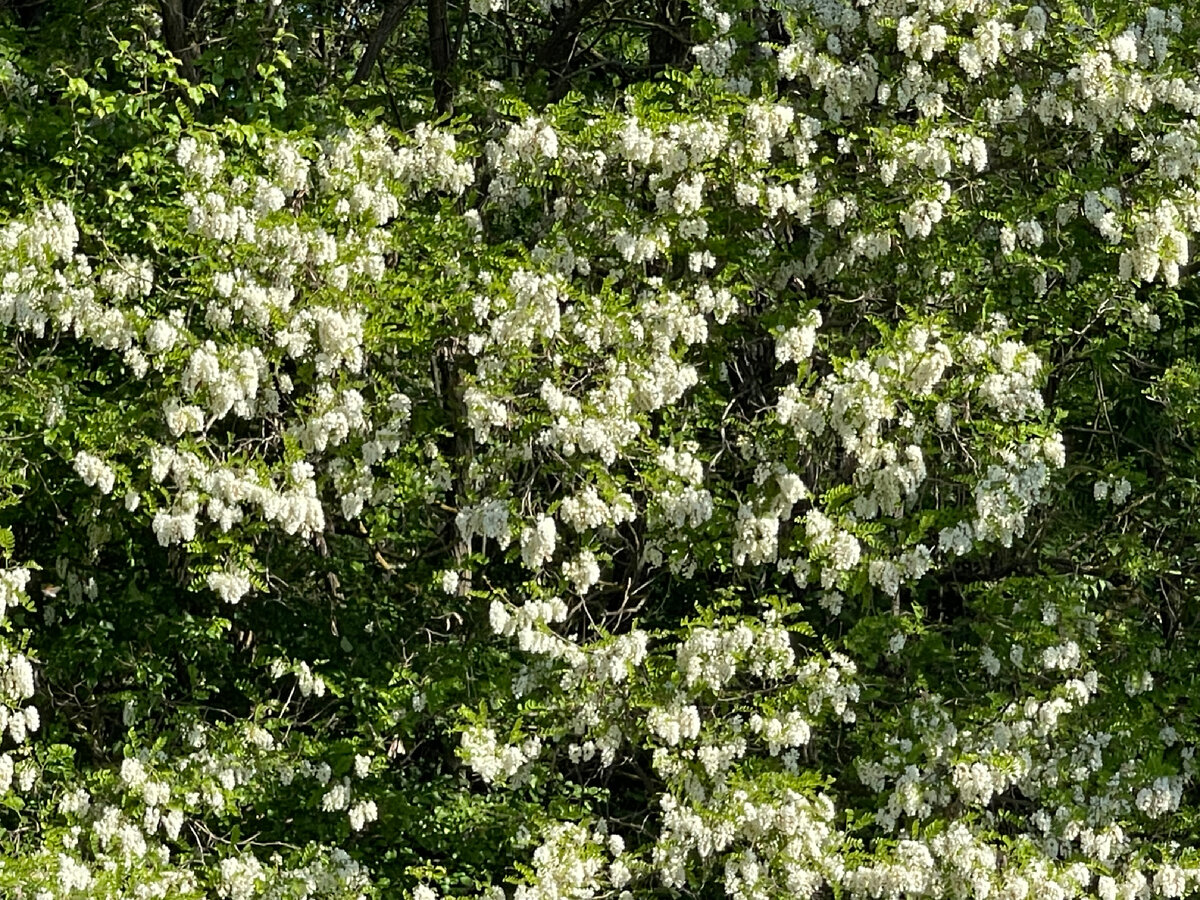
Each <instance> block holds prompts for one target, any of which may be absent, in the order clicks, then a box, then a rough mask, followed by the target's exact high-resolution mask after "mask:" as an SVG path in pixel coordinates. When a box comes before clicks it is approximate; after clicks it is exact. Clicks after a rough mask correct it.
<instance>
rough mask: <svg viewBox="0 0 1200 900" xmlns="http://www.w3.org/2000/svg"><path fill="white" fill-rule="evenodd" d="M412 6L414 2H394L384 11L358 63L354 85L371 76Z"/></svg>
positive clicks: (409, 0) (398, 0) (395, 0)
mask: <svg viewBox="0 0 1200 900" xmlns="http://www.w3.org/2000/svg"><path fill="white" fill-rule="evenodd" d="M410 6H412V0H393V2H392V3H390V4H388V7H387V9H385V10H384V11H383V16H381V17H380V19H379V24H378V25H377V26H376V27H375V31H374V32H373V33H372V34H371V39H370V41H368V42H367V49H366V50H364V51H363V55H362V59H360V60H359V61H358V68H357V69H355V70H354V79H353V83H354V84H362V82H364V81H366V80H367V78H368V77H369V76H370V74H371V69H372V68H374V66H375V63H376V61H377V60H378V59H379V54H380V53H382V52H383V48H384V47H385V46H387V42H388V38H390V37H391V36H392V32H393V31H395V30H396V26H397V25H399V24H400V20H401V19H402V18H404V14H405V13H406V12H408V8H409V7H410Z"/></svg>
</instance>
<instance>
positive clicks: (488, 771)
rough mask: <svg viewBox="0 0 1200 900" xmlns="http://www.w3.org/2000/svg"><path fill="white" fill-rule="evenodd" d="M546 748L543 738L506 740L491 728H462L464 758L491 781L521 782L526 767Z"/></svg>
mask: <svg viewBox="0 0 1200 900" xmlns="http://www.w3.org/2000/svg"><path fill="white" fill-rule="evenodd" d="M541 751H542V742H541V739H540V738H538V737H536V736H535V737H531V738H528V739H527V740H525V741H524V742H523V743H522V744H520V745H517V744H502V743H500V741H499V740H498V739H497V738H496V732H495V731H493V730H492V729H491V728H487V727H485V726H482V725H476V726H473V727H471V728H467V729H465V730H464V731H463V732H462V743H461V747H460V751H459V752H460V753H461V755H462V758H463V761H464V762H465V763H466V764H467V765H468V766H470V767H471V769H472V770H473V771H474V772H475V774H476V775H478V776H479V777H480V778H482V779H483V780H484V781H486V782H487V783H488V784H506V783H507V784H512V785H514V786H517V785H519V784H520V783H521V781H522V777H521V773H522V770H523V769H525V767H526V766H527V764H528V763H529V762H531V761H532V760H535V759H537V757H538V754H540V753H541Z"/></svg>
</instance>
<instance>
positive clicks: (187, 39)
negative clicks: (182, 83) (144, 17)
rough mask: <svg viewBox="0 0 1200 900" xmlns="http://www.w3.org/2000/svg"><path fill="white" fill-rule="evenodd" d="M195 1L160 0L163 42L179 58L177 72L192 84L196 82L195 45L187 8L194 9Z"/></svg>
mask: <svg viewBox="0 0 1200 900" xmlns="http://www.w3.org/2000/svg"><path fill="white" fill-rule="evenodd" d="M195 7H196V4H195V2H188V3H187V6H186V7H185V0H162V20H163V43H165V44H166V45H167V49H168V50H170V51H171V53H172V55H174V56H175V58H176V59H178V60H179V74H180V75H182V76H183V77H184V78H186V79H187V80H188V81H190V82H192V83H193V84H195V83H196V67H195V65H193V62H194V60H195V58H196V45H195V43H193V42H192V39H191V36H190V34H189V31H188V20H189V17H188V10H189V9H190V10H191V11H192V12H194V11H195Z"/></svg>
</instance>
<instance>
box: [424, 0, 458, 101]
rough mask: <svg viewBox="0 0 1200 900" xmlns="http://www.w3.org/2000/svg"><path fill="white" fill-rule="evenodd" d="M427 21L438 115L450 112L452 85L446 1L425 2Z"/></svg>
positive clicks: (432, 0) (434, 95)
mask: <svg viewBox="0 0 1200 900" xmlns="http://www.w3.org/2000/svg"><path fill="white" fill-rule="evenodd" d="M425 11H426V15H427V18H428V20H429V67H430V69H431V70H432V71H433V103H434V106H435V107H436V108H437V111H438V113H439V114H444V113H448V112H451V105H452V101H453V99H454V85H453V83H452V82H451V80H450V67H451V64H452V62H453V59H452V57H451V53H450V29H449V27H448V23H447V21H446V0H426V7H425Z"/></svg>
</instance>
